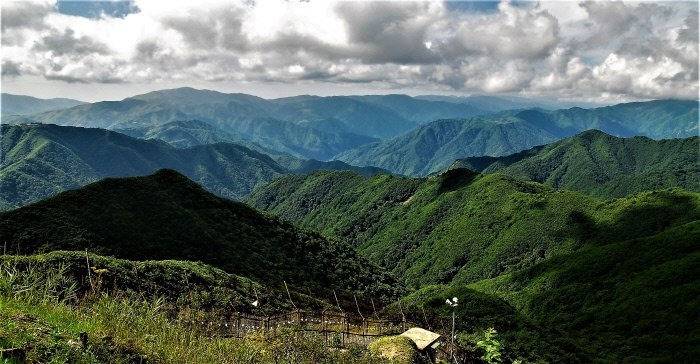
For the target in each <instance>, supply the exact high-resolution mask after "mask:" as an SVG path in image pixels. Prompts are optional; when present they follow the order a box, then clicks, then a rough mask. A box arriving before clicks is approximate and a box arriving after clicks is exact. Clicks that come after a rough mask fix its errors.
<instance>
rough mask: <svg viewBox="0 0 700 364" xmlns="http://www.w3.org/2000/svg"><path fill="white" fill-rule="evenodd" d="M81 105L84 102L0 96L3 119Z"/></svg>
mask: <svg viewBox="0 0 700 364" xmlns="http://www.w3.org/2000/svg"><path fill="white" fill-rule="evenodd" d="M82 104H85V102H83V101H78V100H73V99H65V98H53V99H40V98H37V97H32V96H25V95H14V94H8V93H4V92H3V93H2V95H1V96H0V109H2V116H3V117H4V116H9V115H29V114H36V113H40V112H45V111H51V110H59V109H66V108H69V107H73V106H77V105H82Z"/></svg>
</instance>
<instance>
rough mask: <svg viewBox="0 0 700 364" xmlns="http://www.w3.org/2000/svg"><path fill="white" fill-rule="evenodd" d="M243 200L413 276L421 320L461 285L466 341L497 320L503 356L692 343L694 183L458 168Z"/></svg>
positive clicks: (414, 308) (319, 184)
mask: <svg viewBox="0 0 700 364" xmlns="http://www.w3.org/2000/svg"><path fill="white" fill-rule="evenodd" d="M249 203H251V204H252V205H253V206H255V207H257V208H260V209H262V210H266V211H269V212H271V213H273V214H276V215H278V216H281V217H282V218H283V219H287V220H290V221H292V222H295V223H297V224H299V225H301V226H305V227H309V228H314V229H317V230H319V231H322V232H323V234H325V235H327V236H330V237H334V238H338V239H342V240H345V241H348V242H349V243H351V244H354V245H356V246H357V247H358V250H359V251H360V252H361V254H362V255H365V256H366V257H368V258H369V259H370V260H372V261H374V262H376V263H378V264H380V265H382V266H384V267H386V268H387V269H390V270H392V271H393V272H394V274H395V275H396V276H398V277H402V278H403V279H404V281H405V283H406V284H407V286H409V287H410V288H415V289H416V291H414V292H413V293H411V294H410V295H408V296H406V297H404V298H403V299H402V302H403V310H402V312H403V313H404V314H407V315H411V317H413V319H414V320H416V321H418V322H421V323H425V325H432V326H435V327H441V325H443V326H444V325H449V322H446V320H449V315H450V313H451V312H450V309H449V307H447V305H445V299H447V298H450V297H459V299H460V306H459V308H458V310H457V313H458V316H457V321H458V325H457V327H458V336H459V337H460V339H459V340H461V342H462V347H475V345H476V344H475V343H476V342H477V341H478V340H480V338H481V337H482V336H481V333H482V332H483V330H485V329H487V328H489V327H494V328H496V329H497V331H498V332H499V337H500V340H501V343H502V344H503V345H504V347H505V349H504V352H503V354H504V355H505V357H506V358H508V360H514V359H523V358H525V359H526V360H527V361H530V360H532V361H537V360H545V361H555V362H556V361H562V362H590V361H612V362H621V361H628V362H639V361H644V360H651V361H664V362H679V361H686V360H687V359H688V358H694V357H695V356H697V345H696V344H697V342H698V338H699V337H700V332H698V330H697V327H698V326H699V325H698V323H699V320H698V317H697V314H696V312H697V307H698V305H699V304H700V302H698V299H697V297H698V292H700V291H699V290H700V286H698V280H697V277H698V274H699V273H700V272H699V271H698V269H697V267H698V266H700V265H698V260H699V259H700V255H699V251H698V245H697V241H698V234H700V224H698V220H699V219H700V194H698V193H694V192H687V191H684V190H681V189H666V190H659V191H647V192H642V193H638V194H635V195H630V196H628V197H625V198H618V199H611V200H604V199H599V198H595V197H591V196H587V195H584V194H581V193H578V192H573V191H568V190H555V189H552V188H551V187H548V186H545V185H542V184H539V183H536V182H527V181H520V180H517V179H512V178H510V177H506V176H504V175H501V174H498V173H494V174H486V175H480V174H477V173H476V172H472V171H470V170H466V169H454V170H450V171H448V172H446V173H444V174H442V175H439V176H434V177H430V178H426V179H410V178H405V177H397V176H387V175H381V176H375V177H372V178H365V177H360V176H357V175H354V174H351V173H339V172H334V173H330V172H326V173H316V174H313V175H310V176H307V177H300V176H289V177H283V178H280V179H278V180H275V181H273V182H272V183H271V184H270V185H268V186H265V187H263V188H260V189H258V190H256V191H254V193H253V194H252V195H251V198H250V199H249ZM498 298H500V299H502V300H503V301H499V300H498ZM396 306H397V305H392V307H391V308H390V309H389V310H390V311H391V312H393V313H394V314H398V310H399V309H400V308H399V307H396ZM447 327H449V326H447Z"/></svg>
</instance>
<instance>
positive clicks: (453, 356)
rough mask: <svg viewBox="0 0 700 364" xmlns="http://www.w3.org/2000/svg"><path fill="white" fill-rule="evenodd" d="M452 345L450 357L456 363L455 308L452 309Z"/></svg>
mask: <svg viewBox="0 0 700 364" xmlns="http://www.w3.org/2000/svg"><path fill="white" fill-rule="evenodd" d="M450 341H451V345H450V357H452V360H453V361H455V362H456V360H455V309H454V307H453V308H452V336H451V337H450Z"/></svg>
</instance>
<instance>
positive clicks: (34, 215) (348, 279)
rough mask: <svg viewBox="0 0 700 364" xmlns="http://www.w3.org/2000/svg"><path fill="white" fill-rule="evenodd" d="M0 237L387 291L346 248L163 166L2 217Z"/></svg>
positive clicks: (380, 274)
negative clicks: (265, 213) (215, 193)
mask: <svg viewBox="0 0 700 364" xmlns="http://www.w3.org/2000/svg"><path fill="white" fill-rule="evenodd" d="M0 236H2V237H3V240H4V241H7V242H8V248H9V249H10V250H11V251H13V252H14V250H16V249H17V247H19V251H20V252H21V253H23V254H26V253H35V252H46V251H52V250H84V249H89V251H90V252H94V253H100V254H108V255H114V256H117V257H120V258H125V259H135V260H142V259H186V260H199V261H202V262H205V263H208V264H212V265H214V266H217V267H219V268H222V269H224V270H225V271H227V272H229V273H235V274H240V275H243V276H246V277H251V278H255V279H259V280H261V281H263V282H266V283H274V284H280V283H281V281H282V280H287V282H289V283H291V284H293V285H299V286H300V287H304V288H305V289H306V288H309V289H312V290H318V291H322V290H323V291H324V293H329V292H325V291H327V290H329V289H330V288H336V289H340V290H343V289H349V290H359V291H364V290H367V292H368V293H369V292H372V293H374V294H376V296H377V297H381V296H384V297H389V296H392V295H393V294H395V286H394V282H395V281H394V280H393V279H391V278H390V277H389V276H387V275H386V274H385V273H384V271H382V270H381V269H379V268H378V267H376V266H375V265H373V264H371V263H369V262H368V261H367V260H366V259H364V258H361V257H358V255H357V254H356V253H355V252H354V250H353V249H352V248H350V247H349V246H347V245H345V244H343V243H335V242H330V241H327V240H325V239H323V238H322V237H320V236H318V235H316V234H312V233H306V232H302V231H299V230H297V229H295V228H293V227H292V226H291V225H289V224H286V223H281V222H279V221H277V220H275V219H270V218H266V217H264V216H262V215H261V214H259V213H257V212H256V211H255V210H253V209H251V208H249V207H248V206H245V205H243V204H241V203H237V202H233V201H230V200H226V199H222V198H219V197H216V196H214V195H212V194H210V193H208V192H206V191H204V190H203V189H202V188H201V187H200V186H198V185H197V184H195V183H193V182H192V181H190V180H188V179H187V178H185V177H184V176H182V175H180V174H178V173H176V172H175V171H171V170H162V171H159V172H158V173H156V174H154V175H151V176H146V177H131V178H122V179H116V178H115V179H106V180H103V181H100V182H97V183H94V184H91V185H88V186H86V187H83V188H81V189H78V190H73V191H67V192H64V193H61V194H59V195H57V196H55V197H52V198H49V199H47V200H44V201H41V202H38V203H36V204H32V205H29V206H25V207H23V208H20V209H17V210H13V211H10V212H5V213H2V214H0ZM13 249H14V250H13Z"/></svg>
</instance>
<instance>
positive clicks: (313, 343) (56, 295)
mask: <svg viewBox="0 0 700 364" xmlns="http://www.w3.org/2000/svg"><path fill="white" fill-rule="evenodd" d="M3 258H4V260H3V262H2V264H0V266H1V269H0V347H2V348H22V349H24V350H25V352H26V360H27V361H29V362H42V363H64V362H71V363H98V362H110V363H133V362H152V363H173V362H178V363H279V362H297V363H343V362H348V363H350V362H352V363H355V362H357V363H373V362H379V361H378V358H377V357H375V356H374V355H372V354H371V353H369V351H367V350H366V348H363V347H357V348H352V349H351V350H346V351H340V350H335V349H330V348H327V347H325V346H324V345H323V341H322V339H321V338H320V337H318V336H314V335H310V334H304V333H299V332H296V331H294V330H290V329H286V330H278V331H277V332H274V333H271V334H270V333H268V334H267V335H263V334H262V333H255V334H252V335H250V336H248V337H246V338H244V339H235V338H225V337H222V336H218V335H216V334H215V332H216V331H215V330H213V329H212V327H210V326H208V324H207V322H212V321H207V319H211V318H212V316H211V314H212V312H206V311H202V310H196V309H192V308H190V307H188V306H179V307H177V308H175V307H174V306H173V305H171V303H172V302H169V301H167V300H166V299H163V298H157V297H156V298H148V297H144V295H139V294H137V293H136V292H131V293H129V292H123V291H122V292H115V291H112V292H110V293H109V294H108V293H106V292H99V291H89V292H86V293H84V294H82V295H81V294H79V292H80V289H79V288H78V285H77V284H75V282H72V281H73V280H74V278H75V277H74V276H72V275H71V274H70V265H69V264H68V265H58V266H56V267H55V268H54V269H53V270H51V269H49V270H40V269H39V267H40V265H37V264H34V265H27V264H24V265H23V262H22V260H26V259H27V257H22V258H20V259H17V260H11V259H7V257H3ZM95 260H97V259H95ZM44 268H45V267H44ZM18 273H21V274H18ZM46 277H53V278H51V279H48V280H47V279H44V278H46ZM219 319H223V318H219ZM81 335H82V337H87V342H85V341H84V340H83V339H82V338H81ZM85 335H87V336H85Z"/></svg>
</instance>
